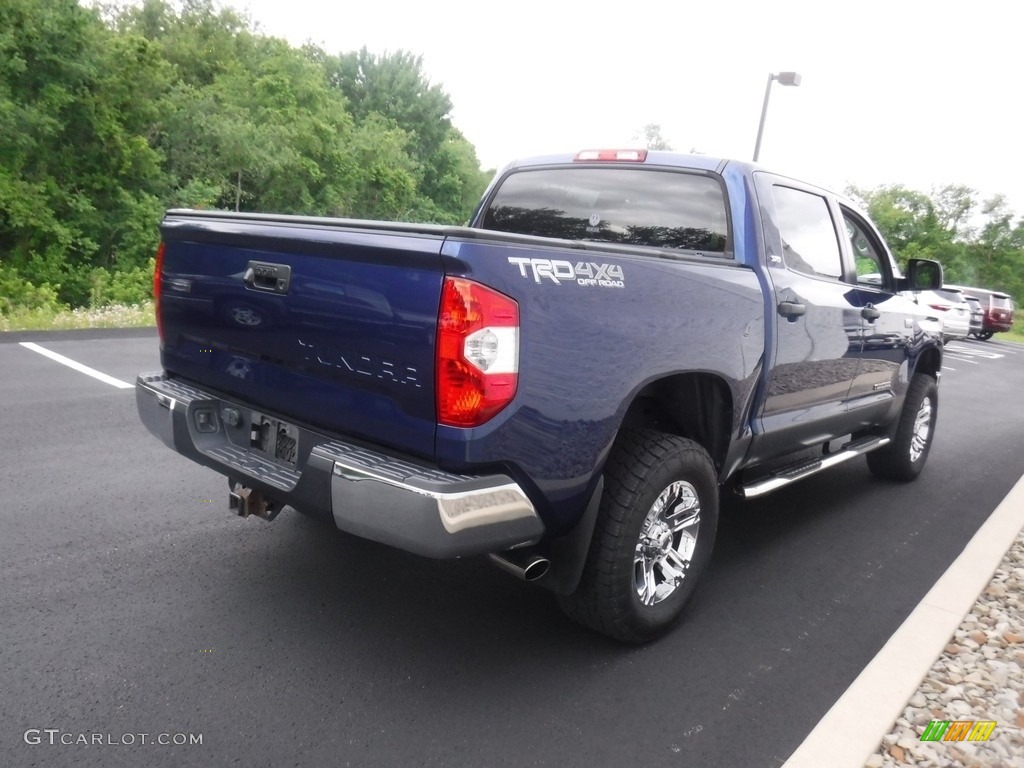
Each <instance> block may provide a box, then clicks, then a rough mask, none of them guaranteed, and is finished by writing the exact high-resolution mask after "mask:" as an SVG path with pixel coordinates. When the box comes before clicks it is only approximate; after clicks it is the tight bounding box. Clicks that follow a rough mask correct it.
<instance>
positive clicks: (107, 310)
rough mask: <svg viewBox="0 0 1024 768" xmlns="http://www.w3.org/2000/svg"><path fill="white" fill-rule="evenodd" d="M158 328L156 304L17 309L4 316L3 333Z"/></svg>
mask: <svg viewBox="0 0 1024 768" xmlns="http://www.w3.org/2000/svg"><path fill="white" fill-rule="evenodd" d="M155 325H156V319H155V318H154V315H153V302H152V301H144V302H143V303H142V304H131V305H121V304H111V305H109V306H106V307H97V308H96V309H70V310H53V309H48V308H38V309H15V310H14V311H13V312H11V313H10V314H8V315H0V331H65V330H69V329H71V328H146V327H151V326H155Z"/></svg>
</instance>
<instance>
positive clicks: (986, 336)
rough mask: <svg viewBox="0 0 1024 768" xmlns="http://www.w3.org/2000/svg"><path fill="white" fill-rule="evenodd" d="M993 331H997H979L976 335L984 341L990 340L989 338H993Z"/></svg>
mask: <svg viewBox="0 0 1024 768" xmlns="http://www.w3.org/2000/svg"><path fill="white" fill-rule="evenodd" d="M993 333H995V331H978V332H977V333H976V334H974V335H975V336H977V337H978V338H979V339H981V340H982V341H988V340H989V339H991V338H992V334H993Z"/></svg>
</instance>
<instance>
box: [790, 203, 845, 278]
mask: <svg viewBox="0 0 1024 768" xmlns="http://www.w3.org/2000/svg"><path fill="white" fill-rule="evenodd" d="M774 196H775V210H776V213H777V214H778V217H779V234H780V235H781V236H782V257H783V259H784V260H785V262H786V266H787V267H789V268H790V269H793V270H796V271H797V272H803V273H804V274H806V275H813V276H815V277H830V278H835V279H838V278H840V277H842V275H843V259H842V256H841V255H840V251H839V240H838V239H837V237H836V228H835V224H834V223H833V221H832V214H831V213H829V208H828V202H827V201H826V200H825V198H824V197H821V196H820V195H815V194H811V193H810V192H803V191H801V190H799V189H792V188H791V187H781V186H776V187H775V188H774Z"/></svg>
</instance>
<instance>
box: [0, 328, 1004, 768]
mask: <svg viewBox="0 0 1024 768" xmlns="http://www.w3.org/2000/svg"><path fill="white" fill-rule="evenodd" d="M23 341H31V342H34V343H37V344H39V345H40V346H41V347H42V348H44V349H46V350H49V351H51V352H55V353H57V354H59V355H64V356H66V357H67V358H70V359H72V360H75V361H77V362H79V363H81V364H84V365H85V366H89V367H91V368H93V369H96V370H98V371H101V372H103V373H104V374H107V375H108V376H110V377H113V378H114V379H118V380H121V381H124V382H128V383H133V382H134V380H135V375H136V374H137V373H138V372H139V371H150V370H157V369H158V368H159V358H158V352H157V342H156V338H155V334H154V332H153V331H151V330H141V331H89V332H67V333H50V334H47V333H22V334H5V335H4V336H3V337H2V338H0V424H2V425H3V439H2V440H0V467H2V468H3V469H2V473H0V525H2V528H0V530H2V533H0V580H2V584H3V589H2V590H0V627H2V629H0V640H2V643H0V700H2V701H3V702H4V710H5V713H6V717H5V718H4V719H3V723H2V724H0V765H10V766H33V765H40V766H44V765H45V766H72V765H74V766H80V767H82V768H84V767H86V766H122V765H123V766H138V765H147V766H192V765H195V766H210V765H227V764H236V763H237V764H238V765H245V766H282V765H296V766H304V765H317V766H319V765H341V766H345V765H351V766H360V767H362V766H382V767H383V766H388V767H391V766H453V767H461V766H467V767H470V766H472V767H474V768H476V767H478V766H488V767H489V768H491V767H495V768H496V767H497V766H515V767H516V768H522V766H559V767H560V768H569V767H572V766H609V767H611V766H614V767H615V768H619V767H622V766H638V765H644V766H650V767H651V768H654V767H656V766H681V765H687V766H703V765H707V766H744V767H753V766H779V765H781V764H782V763H783V762H784V761H785V760H786V758H787V757H788V756H789V755H790V754H791V753H792V752H793V750H794V749H796V747H797V746H798V745H799V744H800V743H801V741H803V739H804V737H805V735H806V734H807V733H808V732H809V731H810V730H811V729H812V728H813V727H814V725H815V724H816V723H817V721H818V720H819V718H821V716H822V715H823V714H824V713H825V712H826V711H827V710H828V709H829V707H831V706H832V704H833V703H834V702H835V701H836V700H837V699H838V698H839V696H840V695H841V694H842V693H843V691H844V690H846V688H847V686H849V685H850V683H851V681H853V680H854V679H855V678H856V677H857V675H858V673H860V671H861V670H862V669H863V668H864V667H865V665H866V664H867V663H868V662H869V661H870V660H871V659H872V657H873V656H874V655H875V654H876V653H877V652H878V650H879V648H881V646H882V645H883V644H884V643H885V641H886V640H887V639H888V637H889V636H890V635H891V634H892V633H893V631H894V630H895V629H896V628H897V627H898V626H899V625H900V623H901V622H902V621H903V619H904V618H905V617H906V616H907V615H908V614H909V613H910V611H911V610H912V609H913V608H914V606H915V605H916V604H917V603H918V601H919V600H920V599H921V597H922V596H923V595H924V594H925V593H926V592H928V590H929V588H930V587H931V586H932V584H933V583H934V582H935V581H936V580H937V579H938V578H939V576H940V575H941V574H942V573H943V571H944V570H945V569H946V567H947V566H948V565H949V564H950V563H951V562H952V561H953V560H954V559H955V558H956V557H957V555H958V554H959V553H960V551H961V550H962V549H963V547H964V545H965V544H966V543H967V541H968V540H969V539H970V538H971V537H972V536H973V534H974V533H975V531H976V530H977V529H978V528H979V526H981V524H982V523H983V522H984V521H985V519H986V518H987V517H988V515H989V514H990V513H991V511H992V510H993V509H994V508H995V506H996V505H997V504H998V503H999V501H1000V500H1001V499H1002V498H1003V496H1005V495H1006V493H1007V492H1008V491H1009V490H1010V488H1011V487H1012V486H1013V484H1014V483H1015V482H1016V481H1017V479H1018V478H1019V477H1021V475H1024V429H1022V428H1021V427H1022V426H1024V419H1022V413H1024V409H1022V407H1021V405H1020V401H1019V397H1020V395H1019V393H1020V392H1021V391H1022V385H1024V347H1020V346H1014V345H1011V344H1005V343H1001V342H999V341H997V340H994V341H990V342H975V341H968V342H956V343H953V344H950V345H949V348H948V350H947V352H948V353H947V357H946V367H945V370H944V371H943V381H942V384H941V387H940V408H939V421H938V432H937V436H936V442H935V445H934V447H933V450H932V452H931V456H930V458H929V463H928V466H927V467H926V469H925V471H924V473H923V475H922V476H921V478H920V479H919V480H918V482H916V483H913V484H910V485H899V484H892V483H888V482H883V481H881V480H878V479H875V478H874V477H872V476H871V475H870V474H869V473H868V470H867V468H866V466H865V464H864V462H863V461H860V460H858V461H853V462H850V463H848V464H845V465H842V466H840V467H838V468H837V469H836V470H834V471H831V472H828V473H823V474H822V475H818V476H816V477H813V478H810V479H808V480H806V481H804V482H802V483H797V484H794V485H792V486H789V487H787V488H785V489H783V490H782V491H780V492H778V493H776V494H774V495H770V496H767V497H765V498H763V499H759V500H755V501H751V502H744V501H741V500H738V499H730V500H729V501H727V502H726V503H725V505H724V509H723V515H722V523H721V530H720V532H719V536H718V543H717V549H716V552H715V554H714V556H713V558H712V563H711V566H710V568H709V571H708V573H707V575H706V576H705V579H704V583H703V585H702V588H701V589H700V590H699V591H698V595H697V597H696V598H695V600H694V602H693V603H692V604H691V606H690V608H689V610H688V612H687V614H686V617H685V619H684V621H683V623H682V624H681V625H680V626H679V627H678V628H677V629H676V630H675V631H674V632H672V633H671V634H669V635H668V636H666V637H665V638H663V639H661V640H659V641H658V642H655V643H653V644H651V645H649V646H646V647H642V648H627V647H623V646H620V645H618V644H615V643H613V642H611V641H608V640H605V639H603V638H601V637H599V636H597V635H594V634H592V633H590V632H588V631H586V630H584V629H582V628H579V627H577V626H576V625H574V624H573V623H571V622H570V621H569V620H567V619H565V618H564V617H563V616H562V614H561V613H560V611H559V610H558V608H557V606H556V605H555V601H554V600H553V598H552V597H551V596H549V595H548V594H546V593H545V592H542V591H540V590H537V589H534V588H531V587H529V586H528V585H525V584H523V583H520V582H518V581H516V580H514V579H512V578H511V577H509V576H507V575H505V574H504V573H501V572H499V571H497V570H496V569H494V568H493V567H492V566H491V565H489V564H488V563H487V562H486V561H485V560H484V559H473V560H467V561H454V562H450V561H445V562H437V561H430V560H426V559H422V558H418V557H416V556H413V555H408V554H405V553H402V552H399V551H396V550H392V549H389V548H387V547H384V546H380V545H377V544H374V543H371V542H366V541H361V540H358V539H355V538H353V537H350V536H346V535H344V534H342V533H340V532H338V531H336V530H334V529H333V528H331V527H329V526H325V525H322V524H319V523H316V522H314V521H311V520H309V519H306V518H304V517H302V516H301V515H298V514H295V513H294V512H292V511H290V510H286V511H285V512H284V513H282V514H281V515H280V516H279V517H278V518H277V520H275V521H274V522H272V523H266V522H263V521H260V520H255V519H248V520H242V519H239V518H236V517H233V516H232V515H230V514H229V513H228V512H227V493H226V490H227V488H226V481H224V480H223V479H222V478H221V477H220V476H218V475H216V474H215V473H213V472H211V471H209V470H206V469H204V468H201V467H199V466H196V465H194V464H192V463H191V462H189V461H187V460H185V459H183V458H181V457H179V456H178V455H177V454H175V453H173V452H172V451H170V450H168V449H167V448H165V447H164V446H163V445H162V444H160V443H159V442H158V441H157V440H155V439H154V438H153V437H151V436H150V435H149V434H148V433H147V432H146V431H145V429H144V428H143V427H142V426H141V425H140V423H139V421H138V418H137V416H136V412H135V399H134V392H133V390H132V389H131V388H130V387H129V388H118V387H116V386H114V385H112V384H111V383H110V382H108V381H102V380H98V379H95V378H92V377H90V376H87V375H85V374H83V373H82V372H80V371H78V370H74V369H71V368H69V367H67V366H65V365H62V364H60V363H58V362H57V361H55V360H53V359H50V358H47V357H44V356H43V355H41V354H39V353H38V352H37V351H35V350H33V349H30V348H27V347H25V346H23V345H22V344H20V343H19V342H23ZM29 729H37V730H39V731H40V732H41V735H40V740H41V741H42V743H41V744H27V743H26V739H25V732H26V731H27V730H29ZM45 729H56V730H57V731H59V733H57V734H56V735H55V738H56V742H57V743H55V744H53V745H51V744H49V743H48V742H47V740H46V739H47V734H46V733H45ZM143 733H145V734H148V736H147V739H146V740H147V742H150V741H153V740H155V739H156V738H157V737H158V736H159V735H160V734H170V735H171V738H174V735H175V734H185V735H186V737H193V738H194V736H195V735H196V734H201V739H202V743H201V744H192V745H187V744H186V745H173V744H172V745H168V746H162V745H156V744H151V743H146V744H142V743H141V742H140V738H139V736H138V734H143ZM95 734H99V735H100V738H101V739H102V740H103V741H104V742H105V743H102V744H99V743H88V744H82V743H80V742H81V738H80V736H84V737H85V740H86V741H92V740H94V739H96V736H95ZM880 735H881V734H880ZM127 736H131V737H132V738H131V741H134V742H135V743H132V744H128V743H126V742H128V741H129V739H128V738H127ZM61 737H63V738H64V739H65V740H72V741H78V742H79V743H77V744H61V743H60V739H61ZM109 742H113V743H109ZM825 758H826V756H823V762H822V764H823V765H824V764H826V761H825Z"/></svg>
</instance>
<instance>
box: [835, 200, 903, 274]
mask: <svg viewBox="0 0 1024 768" xmlns="http://www.w3.org/2000/svg"><path fill="white" fill-rule="evenodd" d="M843 225H844V227H845V231H846V236H847V237H848V238H849V241H850V252H851V253H852V254H853V261H854V264H855V265H856V267H857V283H858V284H859V285H873V286H877V287H879V288H884V287H886V286H888V285H891V281H890V276H891V272H892V269H891V266H890V264H889V257H888V255H887V254H886V252H885V249H884V248H883V247H882V245H881V243H879V242H878V239H877V238H876V237H875V236H874V234H873V233H872V232H871V229H870V228H869V227H868V226H867V224H865V223H864V222H863V221H861V219H860V217H859V216H857V215H856V214H854V213H852V212H851V211H848V210H846V209H845V208H843Z"/></svg>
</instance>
